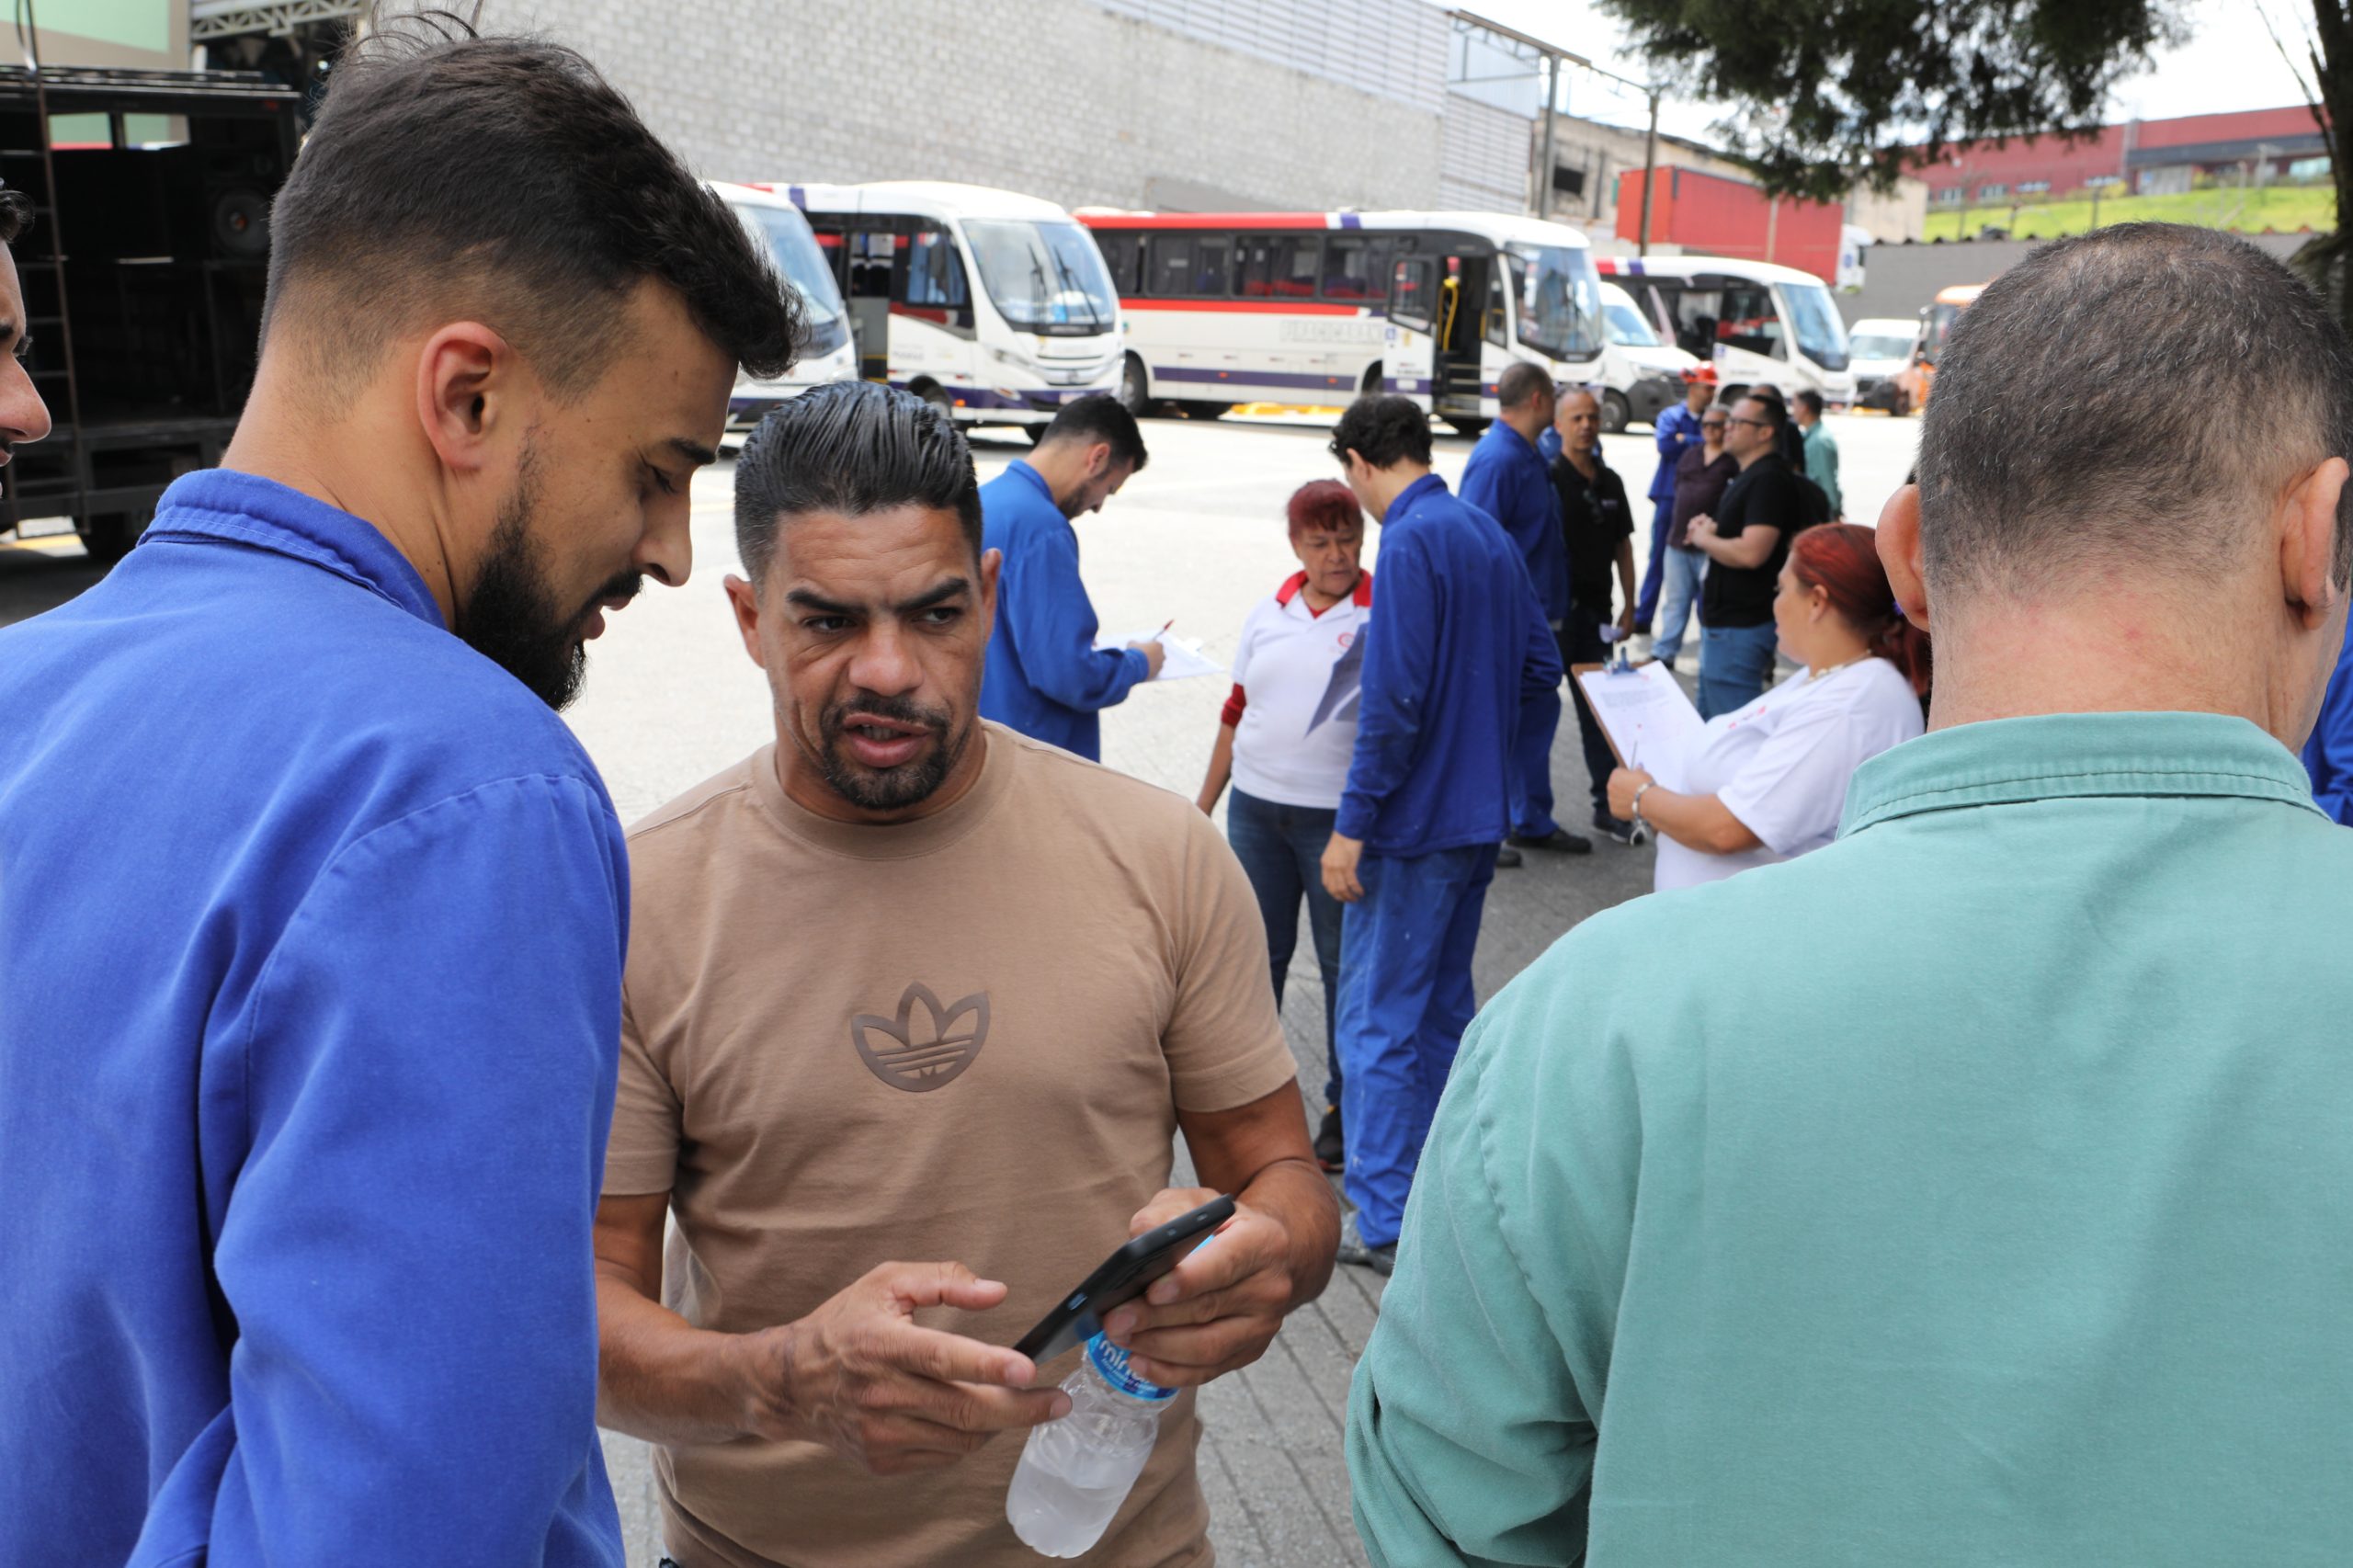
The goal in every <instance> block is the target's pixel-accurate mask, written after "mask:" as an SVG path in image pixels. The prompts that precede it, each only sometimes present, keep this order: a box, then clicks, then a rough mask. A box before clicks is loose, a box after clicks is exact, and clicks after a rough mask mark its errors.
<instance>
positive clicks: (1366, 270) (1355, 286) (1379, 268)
mask: <svg viewBox="0 0 2353 1568" xmlns="http://www.w3.org/2000/svg"><path fill="white" fill-rule="evenodd" d="M1389 256H1390V248H1389V242H1388V241H1387V240H1360V239H1353V238H1347V237H1341V236H1335V237H1333V238H1331V239H1328V240H1326V241H1324V298H1325V299H1327V300H1347V301H1374V300H1378V299H1380V298H1381V279H1383V278H1386V277H1387V276H1388V274H1389Z"/></svg>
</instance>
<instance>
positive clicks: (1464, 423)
mask: <svg viewBox="0 0 2353 1568" xmlns="http://www.w3.org/2000/svg"><path fill="white" fill-rule="evenodd" d="M1446 422H1447V423H1448V424H1449V425H1451V426H1454V433H1455V434H1456V435H1458V436H1468V437H1471V438H1472V440H1474V441H1475V440H1477V439H1478V438H1479V437H1482V436H1483V435H1485V434H1486V433H1487V426H1489V425H1491V424H1493V423H1494V421H1493V420H1490V419H1483V418H1473V417H1472V416H1471V415H1467V414H1465V415H1452V414H1449V415H1447V416H1446Z"/></svg>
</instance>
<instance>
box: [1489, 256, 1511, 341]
mask: <svg viewBox="0 0 2353 1568" xmlns="http://www.w3.org/2000/svg"><path fill="white" fill-rule="evenodd" d="M1484 325H1485V327H1486V329H1487V330H1486V337H1487V341H1488V342H1489V343H1492V344H1494V345H1495V347H1498V348H1508V347H1511V298H1510V295H1509V294H1508V293H1507V292H1506V290H1505V288H1504V258H1503V257H1502V256H1496V257H1495V259H1494V260H1492V261H1490V262H1488V263H1487V315H1486V320H1485V322H1484Z"/></svg>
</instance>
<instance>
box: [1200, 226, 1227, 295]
mask: <svg viewBox="0 0 2353 1568" xmlns="http://www.w3.org/2000/svg"><path fill="white" fill-rule="evenodd" d="M1226 250H1227V242H1226V239H1225V236H1223V235H1222V234H1221V235H1219V236H1218V237H1216V238H1215V239H1211V238H1210V237H1208V236H1206V235H1204V236H1203V237H1202V239H1201V241H1200V252H1199V256H1196V257H1195V258H1194V261H1193V290H1192V291H1193V292H1194V293H1196V294H1213V295H1218V296H1221V297H1222V296H1223V294H1224V293H1225V286H1226V259H1225V258H1226Z"/></svg>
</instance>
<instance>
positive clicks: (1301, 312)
mask: <svg viewBox="0 0 2353 1568" xmlns="http://www.w3.org/2000/svg"><path fill="white" fill-rule="evenodd" d="M1364 308H1365V307H1363V306H1362V305H1319V304H1313V303H1310V302H1308V301H1301V300H1138V299H1132V298H1125V299H1122V300H1120V309H1121V310H1127V311H1256V312H1261V313H1264V314H1269V315H1279V316H1353V315H1360V314H1362V313H1363V312H1364Z"/></svg>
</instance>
